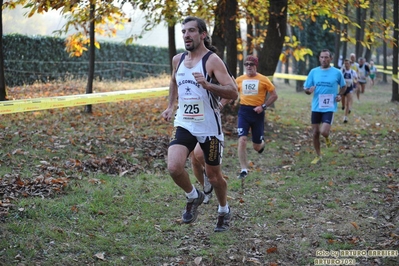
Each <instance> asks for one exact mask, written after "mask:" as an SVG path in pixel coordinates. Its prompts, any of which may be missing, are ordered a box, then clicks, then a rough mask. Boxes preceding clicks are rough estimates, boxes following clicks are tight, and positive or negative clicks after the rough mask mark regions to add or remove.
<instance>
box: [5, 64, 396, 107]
mask: <svg viewBox="0 0 399 266" xmlns="http://www.w3.org/2000/svg"><path fill="white" fill-rule="evenodd" d="M379 72H383V73H386V74H392V72H388V71H379ZM273 78H281V79H294V80H306V78H307V76H306V75H293V74H285V73H275V74H274V75H273V76H270V77H269V79H270V80H273ZM392 80H394V81H395V82H397V83H399V80H398V76H393V77H392ZM168 94H169V89H168V87H163V88H154V89H140V90H126V91H113V92H102V93H90V94H78V95H68V96H57V97H48V98H33V99H22V100H12V101H4V102H0V114H11V113H19V112H29V111H38V110H45V109H55V108H63V107H73V106H81V105H90V104H99V103H108V102H120V101H129V100H137V99H146V98H153V97H161V96H167V95H168Z"/></svg>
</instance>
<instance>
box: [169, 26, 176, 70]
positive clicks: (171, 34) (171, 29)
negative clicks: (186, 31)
mask: <svg viewBox="0 0 399 266" xmlns="http://www.w3.org/2000/svg"><path fill="white" fill-rule="evenodd" d="M175 25H176V24H173V25H168V43H169V46H168V48H169V67H170V73H172V71H173V66H172V61H173V56H175V54H177V50H176V42H175Z"/></svg>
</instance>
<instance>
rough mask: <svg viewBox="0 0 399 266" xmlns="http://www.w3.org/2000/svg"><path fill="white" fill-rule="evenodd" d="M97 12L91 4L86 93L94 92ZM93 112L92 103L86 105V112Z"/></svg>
mask: <svg viewBox="0 0 399 266" xmlns="http://www.w3.org/2000/svg"><path fill="white" fill-rule="evenodd" d="M95 12H96V5H95V4H90V47H89V73H88V77H87V87H86V94H89V93H93V80H94V61H95V51H96V50H95V49H96V47H95V45H94V43H95V35H94V31H95V26H96V25H95V21H94V20H95V17H94V16H95ZM92 112H93V110H92V105H91V104H88V105H86V106H85V113H88V114H91V113H92Z"/></svg>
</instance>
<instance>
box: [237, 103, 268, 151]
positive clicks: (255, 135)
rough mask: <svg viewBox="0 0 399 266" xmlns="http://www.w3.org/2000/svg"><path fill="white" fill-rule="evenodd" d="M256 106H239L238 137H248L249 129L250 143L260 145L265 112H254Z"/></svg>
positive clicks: (262, 136)
mask: <svg viewBox="0 0 399 266" xmlns="http://www.w3.org/2000/svg"><path fill="white" fill-rule="evenodd" d="M255 107H256V106H248V105H241V106H240V109H239V110H238V127H237V133H238V137H241V136H248V133H249V129H251V133H252V142H253V143H256V144H260V143H262V141H263V139H264V133H263V132H264V130H265V111H262V112H261V113H260V114H258V113H257V112H255V111H254V108H255Z"/></svg>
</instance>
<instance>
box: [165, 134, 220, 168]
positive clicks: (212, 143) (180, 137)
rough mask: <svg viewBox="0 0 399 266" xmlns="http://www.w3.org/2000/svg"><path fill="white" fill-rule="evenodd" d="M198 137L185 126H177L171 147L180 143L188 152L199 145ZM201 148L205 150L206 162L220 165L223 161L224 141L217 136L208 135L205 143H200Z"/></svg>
mask: <svg viewBox="0 0 399 266" xmlns="http://www.w3.org/2000/svg"><path fill="white" fill-rule="evenodd" d="M197 142H198V140H197V137H196V136H193V135H192V134H191V133H190V131H188V130H187V129H185V128H182V127H177V128H175V131H174V133H173V136H172V140H171V142H170V143H169V147H170V146H172V145H175V144H180V145H183V146H185V147H186V148H187V149H188V154H190V152H192V151H193V150H194V148H195V145H197ZM200 146H201V149H202V151H203V152H204V158H205V163H206V164H209V165H220V164H221V163H222V155H223V141H220V140H219V139H218V138H217V137H215V136H209V137H206V140H205V142H204V143H200Z"/></svg>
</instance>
